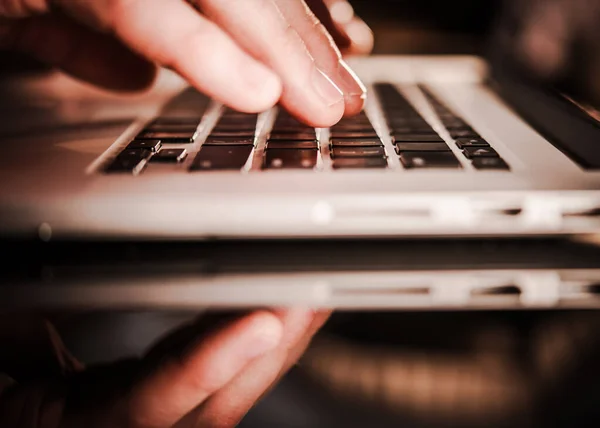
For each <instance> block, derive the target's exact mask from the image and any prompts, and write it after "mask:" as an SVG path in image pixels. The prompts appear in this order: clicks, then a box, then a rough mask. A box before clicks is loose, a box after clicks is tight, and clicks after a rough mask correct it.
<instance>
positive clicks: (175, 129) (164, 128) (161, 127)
mask: <svg viewBox="0 0 600 428" xmlns="http://www.w3.org/2000/svg"><path fill="white" fill-rule="evenodd" d="M197 129H198V123H195V122H194V123H192V124H189V125H184V124H177V123H174V124H160V123H159V124H156V123H154V124H150V125H148V126H147V127H146V128H144V131H151V132H168V133H177V134H178V133H189V134H190V135H193V134H194V133H195V132H196V130H197Z"/></svg>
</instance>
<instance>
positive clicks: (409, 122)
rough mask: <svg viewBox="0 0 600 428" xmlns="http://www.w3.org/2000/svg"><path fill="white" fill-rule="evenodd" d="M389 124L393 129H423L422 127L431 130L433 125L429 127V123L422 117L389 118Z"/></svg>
mask: <svg viewBox="0 0 600 428" xmlns="http://www.w3.org/2000/svg"><path fill="white" fill-rule="evenodd" d="M388 117H389V116H388ZM387 123H388V125H389V126H391V127H392V126H398V127H402V126H419V127H421V126H429V127H430V128H431V125H429V123H427V121H425V120H424V119H422V118H421V117H389V119H388V121H387Z"/></svg>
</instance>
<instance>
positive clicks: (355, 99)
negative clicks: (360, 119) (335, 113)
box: [344, 93, 367, 117]
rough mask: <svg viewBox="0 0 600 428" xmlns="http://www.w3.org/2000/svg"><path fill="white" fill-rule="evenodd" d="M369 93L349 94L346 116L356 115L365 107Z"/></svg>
mask: <svg viewBox="0 0 600 428" xmlns="http://www.w3.org/2000/svg"><path fill="white" fill-rule="evenodd" d="M366 99H367V94H366V93H365V94H362V95H357V96H349V97H346V108H345V110H344V117H351V116H356V115H357V114H358V113H360V112H361V111H362V110H363V108H364V107H365V101H366Z"/></svg>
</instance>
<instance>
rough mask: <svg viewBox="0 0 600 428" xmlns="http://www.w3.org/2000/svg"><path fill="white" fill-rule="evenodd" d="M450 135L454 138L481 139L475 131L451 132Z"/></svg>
mask: <svg viewBox="0 0 600 428" xmlns="http://www.w3.org/2000/svg"><path fill="white" fill-rule="evenodd" d="M449 133H450V136H451V137H452V138H480V136H479V134H478V133H477V132H475V131H473V130H461V131H449Z"/></svg>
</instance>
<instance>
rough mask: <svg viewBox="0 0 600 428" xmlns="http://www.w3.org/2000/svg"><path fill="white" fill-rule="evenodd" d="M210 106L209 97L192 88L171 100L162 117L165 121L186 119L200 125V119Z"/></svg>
mask: <svg viewBox="0 0 600 428" xmlns="http://www.w3.org/2000/svg"><path fill="white" fill-rule="evenodd" d="M209 104H210V98H209V97H207V96H206V95H204V94H202V93H201V92H198V91H197V90H196V89H194V88H191V87H190V88H187V89H185V90H184V91H182V92H181V93H180V94H179V95H177V96H176V97H174V98H173V99H171V101H169V102H168V103H167V105H165V107H164V108H163V109H162V110H161V113H160V117H161V118H165V119H166V118H168V119H170V118H176V119H181V118H185V119H190V120H196V123H200V119H201V118H202V116H203V115H204V112H205V111H206V109H207V108H208V106H209Z"/></svg>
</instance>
